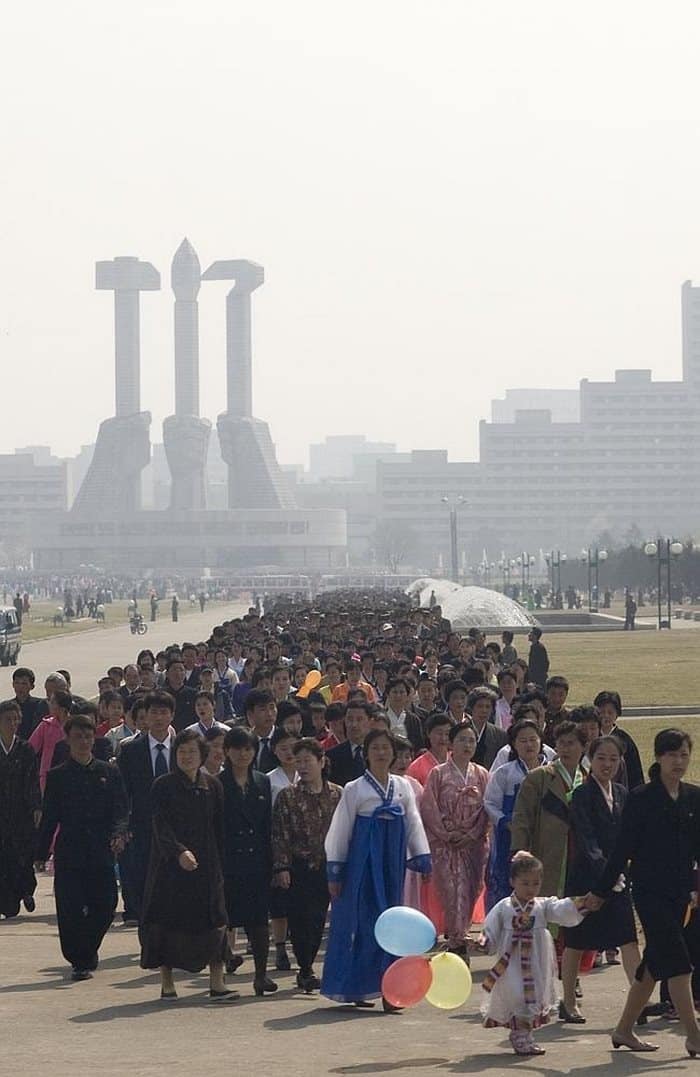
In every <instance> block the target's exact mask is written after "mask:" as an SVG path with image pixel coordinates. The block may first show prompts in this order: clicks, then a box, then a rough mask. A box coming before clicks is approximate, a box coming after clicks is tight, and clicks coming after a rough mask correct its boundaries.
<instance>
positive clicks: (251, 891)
mask: <svg viewBox="0 0 700 1077" xmlns="http://www.w3.org/2000/svg"><path fill="white" fill-rule="evenodd" d="M224 896H225V900H226V915H227V917H228V926H229V927H249V926H250V927H256V926H260V925H262V924H266V923H267V921H268V918H269V915H270V875H269V872H267V871H265V872H258V871H255V870H252V871H250V872H249V873H241V874H239V875H224Z"/></svg>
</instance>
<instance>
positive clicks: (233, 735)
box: [224, 725, 258, 752]
mask: <svg viewBox="0 0 700 1077" xmlns="http://www.w3.org/2000/svg"><path fill="white" fill-rule="evenodd" d="M257 747H258V738H257V737H256V736H255V733H252V732H251V730H250V729H246V728H245V726H242V725H235V726H234V727H233V728H232V729H229V731H228V733H227V734H226V736H225V737H224V751H225V752H227V751H228V750H229V748H252V749H253V751H256V750H257Z"/></svg>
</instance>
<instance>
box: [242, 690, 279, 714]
mask: <svg viewBox="0 0 700 1077" xmlns="http://www.w3.org/2000/svg"><path fill="white" fill-rule="evenodd" d="M273 702H274V700H273V697H272V692H270V691H269V689H267V688H251V690H250V691H249V692H248V695H247V696H246V697H245V703H244V709H245V713H246V714H249V713H250V711H252V710H254V709H255V707H265V706H267V704H268V703H273Z"/></svg>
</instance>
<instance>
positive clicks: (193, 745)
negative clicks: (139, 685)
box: [139, 729, 238, 1001]
mask: <svg viewBox="0 0 700 1077" xmlns="http://www.w3.org/2000/svg"><path fill="white" fill-rule="evenodd" d="M206 753H207V747H206V743H205V741H204V738H203V737H202V736H200V734H199V733H197V732H195V731H194V730H187V729H184V730H182V732H181V733H178V735H177V737H176V738H175V741H174V743H173V753H172V754H173V759H174V767H173V770H172V772H171V773H170V774H164V775H163V776H162V777H161V778H157V779H156V781H155V782H154V783H153V788H152V792H151V795H152V799H153V840H152V844H151V856H150V861H149V865H148V875H147V878H146V889H145V892H144V899H143V916H142V920H141V926H140V928H139V940H140V942H141V968H144V969H154V968H159V969H160V974H161V998H163V999H175V998H177V992H176V990H175V984H174V982H173V968H179V969H186V970H187V971H188V972H201V971H202V969H203V968H204V967H205V966H206V965H208V966H209V976H210V981H209V997H210V998H211V999H213V1000H216V1001H232V1000H233V999H235V998H237V997H238V994H237V992H235V991H228V990H227V989H226V985H225V984H224V966H223V960H224V953H225V947H226V906H225V904H224V880H223V873H222V870H221V865H222V854H223V793H222V790H221V786H220V784H219V782H218V781H217V779H216V778H213V777H212V776H211V775H209V774H207V773H206V772H205V771H204V770H203V769H202V763H203V761H204V759H205V758H206Z"/></svg>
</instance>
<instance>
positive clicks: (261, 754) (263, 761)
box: [243, 722, 280, 774]
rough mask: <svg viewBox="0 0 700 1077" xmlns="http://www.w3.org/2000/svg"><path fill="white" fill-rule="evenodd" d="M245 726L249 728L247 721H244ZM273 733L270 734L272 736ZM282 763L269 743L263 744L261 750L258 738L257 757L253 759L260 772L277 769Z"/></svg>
mask: <svg viewBox="0 0 700 1077" xmlns="http://www.w3.org/2000/svg"><path fill="white" fill-rule="evenodd" d="M243 726H244V728H246V729H247V728H248V725H247V723H245V722H244V723H243ZM271 736H272V734H270V737H271ZM279 765H280V761H279V759H278V758H277V756H276V755H275V753H274V752H273V751H272V748H271V747H270V745H269V743H268V744H264V745H263V746H262V750H260V738H258V747H257V748H256V749H255V758H254V760H253V766H254V767H255V769H256V770H257V771H259V772H260V774H269V773H270V771H271V770H275V768H276V767H278V766H279Z"/></svg>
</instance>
